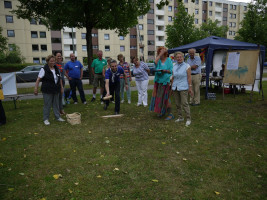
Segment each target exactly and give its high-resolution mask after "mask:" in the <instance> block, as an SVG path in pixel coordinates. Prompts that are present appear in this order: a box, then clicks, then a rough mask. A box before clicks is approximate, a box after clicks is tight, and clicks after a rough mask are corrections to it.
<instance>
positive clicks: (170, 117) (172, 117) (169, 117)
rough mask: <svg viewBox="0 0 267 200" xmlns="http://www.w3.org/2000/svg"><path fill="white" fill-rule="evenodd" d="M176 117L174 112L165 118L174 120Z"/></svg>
mask: <svg viewBox="0 0 267 200" xmlns="http://www.w3.org/2000/svg"><path fill="white" fill-rule="evenodd" d="M172 119H174V116H173V114H169V115H168V117H166V118H165V120H172Z"/></svg>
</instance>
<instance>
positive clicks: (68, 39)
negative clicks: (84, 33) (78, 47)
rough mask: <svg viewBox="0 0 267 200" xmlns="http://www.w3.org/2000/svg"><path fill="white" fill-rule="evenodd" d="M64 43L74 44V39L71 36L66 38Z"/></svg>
mask: <svg viewBox="0 0 267 200" xmlns="http://www.w3.org/2000/svg"><path fill="white" fill-rule="evenodd" d="M63 43H64V44H71V45H72V39H71V38H64V39H63ZM73 43H74V44H76V39H73Z"/></svg>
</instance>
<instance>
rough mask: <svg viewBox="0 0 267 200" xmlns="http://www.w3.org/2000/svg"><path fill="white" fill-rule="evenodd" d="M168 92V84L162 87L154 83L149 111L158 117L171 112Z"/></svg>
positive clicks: (169, 89) (160, 84)
mask: <svg viewBox="0 0 267 200" xmlns="http://www.w3.org/2000/svg"><path fill="white" fill-rule="evenodd" d="M170 91H171V88H170V84H169V83H168V84H167V85H163V84H162V83H157V82H155V84H154V89H153V93H152V98H151V103H150V107H149V110H150V111H154V112H156V113H158V114H160V115H165V114H166V113H168V114H169V113H170V112H171V100H170V98H169V97H170V96H169V94H170Z"/></svg>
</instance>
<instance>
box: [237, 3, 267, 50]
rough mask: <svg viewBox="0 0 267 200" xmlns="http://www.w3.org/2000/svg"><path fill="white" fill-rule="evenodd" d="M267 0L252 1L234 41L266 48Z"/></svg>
mask: <svg viewBox="0 0 267 200" xmlns="http://www.w3.org/2000/svg"><path fill="white" fill-rule="evenodd" d="M266 5H267V0H254V2H252V3H250V4H249V5H248V11H247V13H246V14H245V17H244V19H243V21H242V22H241V26H242V27H241V28H240V29H239V31H238V32H237V35H236V37H235V39H236V40H240V41H244V42H250V43H256V44H261V45H265V46H267V37H266V33H267V6H266Z"/></svg>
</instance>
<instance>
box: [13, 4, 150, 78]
mask: <svg viewBox="0 0 267 200" xmlns="http://www.w3.org/2000/svg"><path fill="white" fill-rule="evenodd" d="M19 2H20V5H19V6H18V7H17V9H16V10H14V11H13V12H14V13H15V14H16V15H17V16H18V17H19V18H23V19H29V20H30V19H31V18H35V19H41V20H42V22H43V23H44V24H45V25H46V26H47V27H48V28H51V29H62V28H63V27H64V26H67V27H76V28H85V29H86V41H87V57H88V67H89V72H90V73H91V63H92V57H93V49H92V29H93V28H96V29H112V30H115V31H116V32H117V33H118V34H119V35H126V34H127V33H128V32H129V28H130V27H134V26H135V25H136V24H137V23H138V20H137V17H138V16H140V15H144V14H146V13H147V12H148V11H149V9H150V4H149V1H148V0H135V1H129V0H75V1H73V0H64V1H63V0H38V1H36V0H19ZM90 82H91V81H90Z"/></svg>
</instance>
